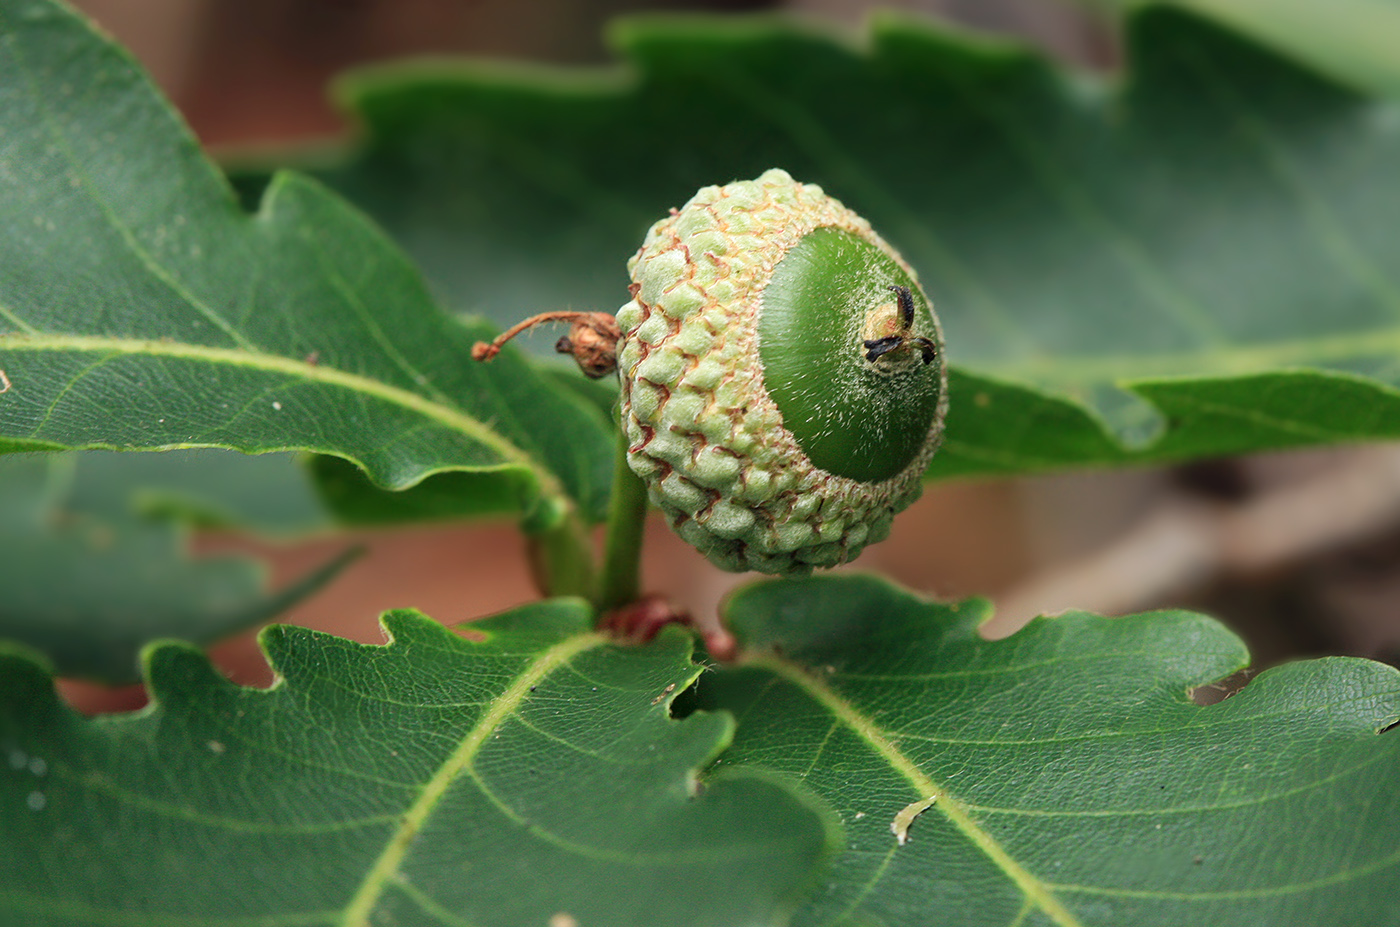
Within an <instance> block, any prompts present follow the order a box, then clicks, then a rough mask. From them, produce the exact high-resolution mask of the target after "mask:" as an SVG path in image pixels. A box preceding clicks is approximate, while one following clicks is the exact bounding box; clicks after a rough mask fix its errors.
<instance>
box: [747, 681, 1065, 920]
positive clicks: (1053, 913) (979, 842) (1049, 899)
mask: <svg viewBox="0 0 1400 927" xmlns="http://www.w3.org/2000/svg"><path fill="white" fill-rule="evenodd" d="M744 663H745V665H747V666H751V667H756V668H759V669H766V670H768V671H769V672H772V673H774V674H776V675H778V676H780V677H782V678H783V679H785V680H787V681H788V682H790V683H791V684H793V685H795V686H797V687H798V688H799V689H801V690H802V691H803V692H805V693H807V694H808V695H809V696H810V697H812V698H813V699H815V700H816V701H817V702H818V703H819V704H821V705H822V707H824V708H825V709H826V710H827V711H830V712H831V713H832V714H833V715H835V716H836V718H837V719H839V720H840V721H841V722H842V723H843V724H845V725H846V726H847V727H848V728H849V729H850V730H851V731H852V732H853V733H854V734H856V736H858V737H860V738H861V739H862V740H864V741H865V742H866V743H868V744H869V745H870V747H871V748H872V749H873V750H874V751H875V752H876V753H877V754H878V755H879V756H880V757H881V758H882V759H883V760H884V761H885V762H886V763H888V764H889V765H890V767H891V768H892V769H894V770H895V772H897V773H899V774H900V775H901V776H903V777H904V779H905V780H906V781H908V782H909V784H910V785H912V786H913V787H914V791H915V792H916V793H917V794H918V796H919V797H920V798H928V797H930V796H934V797H935V799H936V800H935V801H934V803H933V808H932V809H931V810H937V811H938V812H939V813H940V814H942V815H943V816H944V817H945V818H947V819H948V821H949V823H951V824H952V825H953V826H954V827H956V828H957V829H958V830H959V831H960V832H961V833H962V834H963V836H965V837H966V838H967V839H968V840H969V841H970V842H971V843H972V845H973V846H975V847H976V848H977V849H978V850H980V851H981V852H982V853H983V854H984V855H985V856H987V857H988V858H989V859H990V860H991V861H992V862H993V863H995V864H996V866H997V867H998V868H999V869H1001V870H1002V871H1003V872H1004V873H1006V875H1007V877H1008V878H1010V879H1011V881H1012V882H1014V883H1016V887H1017V888H1019V889H1020V890H1021V891H1022V892H1023V893H1024V894H1025V896H1026V898H1027V899H1028V900H1029V901H1030V902H1031V903H1033V904H1034V905H1035V906H1036V907H1037V908H1039V909H1040V910H1041V911H1042V912H1044V914H1045V916H1046V917H1048V918H1049V919H1050V920H1051V922H1053V923H1055V924H1058V925H1059V927H1082V925H1081V924H1080V922H1079V921H1078V920H1077V919H1076V918H1075V917H1074V915H1072V914H1071V913H1070V912H1069V910H1068V909H1067V908H1066V907H1065V906H1064V905H1063V904H1062V903H1061V902H1060V900H1059V899H1058V898H1057V897H1055V894H1054V892H1053V891H1052V888H1051V886H1050V885H1048V884H1046V883H1044V882H1042V881H1041V880H1040V879H1038V878H1036V877H1035V876H1034V875H1033V874H1032V873H1031V872H1030V871H1029V870H1027V869H1026V868H1025V867H1023V866H1022V865H1021V864H1020V863H1018V862H1017V861H1016V860H1015V859H1014V858H1012V856H1011V854H1010V853H1008V852H1007V851H1006V849H1005V848H1004V847H1002V846H1001V844H999V843H998V842H997V841H996V840H995V839H994V838H993V837H992V835H991V834H989V833H987V832H986V831H985V830H983V829H982V828H981V827H979V826H978V824H977V822H976V821H974V820H973V819H972V816H971V815H970V814H969V813H968V811H967V809H966V808H965V807H964V806H963V805H962V803H961V802H959V801H958V800H957V799H955V798H953V796H952V795H951V794H950V793H949V792H948V790H947V789H946V788H945V787H944V786H943V785H941V784H939V783H938V782H936V781H934V780H933V779H931V778H930V777H929V776H927V775H925V774H924V772H923V771H922V770H921V769H919V767H918V766H917V765H916V764H915V763H914V762H913V761H912V760H910V759H909V758H908V757H907V756H905V755H904V754H903V753H902V752H901V751H900V750H899V748H898V747H896V746H895V745H894V742H893V741H892V740H891V739H890V737H889V736H888V735H887V734H886V733H885V731H884V730H882V729H881V728H880V727H879V726H877V725H876V724H875V722H873V721H872V720H870V719H869V718H867V717H865V716H864V715H863V714H861V713H860V712H859V711H857V710H856V708H855V706H854V705H852V704H851V703H850V702H848V701H846V700H845V699H844V698H842V697H841V696H840V695H838V694H837V693H836V692H835V691H833V690H832V689H831V688H829V687H828V686H827V685H826V684H825V683H823V682H822V681H821V680H820V679H817V678H816V677H815V676H813V675H812V674H811V673H810V672H808V671H807V670H806V669H805V668H804V667H802V666H800V665H798V664H796V663H792V662H790V661H788V660H786V659H783V658H782V657H778V656H774V655H772V654H763V655H759V656H754V657H751V658H749V659H747V660H745V661H744ZM891 839H893V838H891Z"/></svg>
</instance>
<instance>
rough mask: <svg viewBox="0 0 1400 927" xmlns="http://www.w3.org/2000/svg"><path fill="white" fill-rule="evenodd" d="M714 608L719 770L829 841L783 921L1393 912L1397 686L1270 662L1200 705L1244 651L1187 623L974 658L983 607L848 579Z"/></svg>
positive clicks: (891, 925) (1212, 918) (1207, 625)
mask: <svg viewBox="0 0 1400 927" xmlns="http://www.w3.org/2000/svg"><path fill="white" fill-rule="evenodd" d="M728 612H729V619H730V621H731V623H732V626H733V627H734V629H735V630H736V631H737V632H738V633H739V634H740V635H741V637H742V638H743V639H744V640H745V642H746V644H747V646H748V648H749V656H748V657H747V658H746V659H745V660H744V661H743V664H742V665H740V666H736V667H733V668H725V669H723V670H721V671H719V672H717V673H713V674H710V675H708V676H706V677H705V678H704V679H702V680H701V683H700V687H699V697H698V700H697V704H699V705H700V706H701V707H704V708H706V709H709V710H714V709H725V710H728V711H732V712H734V713H735V715H736V717H737V718H738V719H739V727H738V731H737V733H736V736H735V739H734V743H733V744H732V746H731V747H730V749H729V750H727V751H726V752H725V754H724V756H723V758H722V759H721V761H720V763H721V764H722V766H723V767H724V768H728V769H731V770H732V769H736V768H737V769H746V770H763V771H769V772H778V773H785V774H788V775H791V776H795V777H797V778H798V779H800V780H801V781H802V782H803V783H804V784H805V785H807V786H808V787H809V788H811V789H812V790H814V791H815V792H816V793H817V794H818V795H820V796H821V797H823V798H825V799H826V800H827V801H829V802H830V803H831V804H832V805H833V806H834V807H835V808H836V810H837V812H838V814H840V816H841V818H842V820H843V823H844V824H845V827H846V834H847V841H846V850H845V852H844V853H843V854H842V855H841V856H839V857H838V858H837V859H836V862H835V865H834V868H833V877H832V879H831V881H830V883H829V885H828V887H827V890H826V891H825V892H823V893H820V894H818V895H816V896H815V897H814V899H813V900H812V902H811V903H810V904H809V905H808V906H807V907H806V908H805V909H804V910H803V911H802V912H801V913H800V914H799V916H798V917H797V918H796V919H795V920H794V922H793V923H794V924H797V925H815V924H832V925H835V924H842V925H855V924H870V925H874V924H879V925H882V927H897V925H910V927H923V925H926V924H930V923H940V924H942V923H947V924H965V925H969V927H975V925H984V924H985V925H1004V924H1017V925H1029V924H1055V925H1059V927H1071V925H1085V927H1087V925H1093V924H1102V925H1120V924H1134V925H1154V924H1162V925H1173V927H1174V925H1180V924H1208V923H1240V924H1271V925H1293V924H1297V925H1312V924H1321V923H1325V924H1329V925H1348V924H1355V925H1371V924H1382V923H1393V922H1395V920H1396V919H1397V917H1400V850H1397V848H1396V841H1395V833H1396V832H1397V829H1400V788H1397V786H1400V738H1397V737H1396V735H1394V734H1386V735H1384V736H1378V732H1380V731H1382V730H1384V729H1386V728H1387V727H1389V726H1390V725H1393V724H1394V723H1395V722H1396V720H1397V719H1400V672H1397V671H1396V670H1395V669H1394V668H1393V667H1388V666H1383V665H1381V664H1377V663H1372V662H1369V661H1366V660H1359V659H1350V658H1329V659H1322V660H1312V661H1308V662H1303V663H1295V664H1290V665H1286V666H1280V667H1277V668H1275V669H1272V670H1269V671H1267V672H1265V673H1263V674H1261V675H1260V676H1258V677H1257V678H1255V679H1254V680H1253V681H1252V682H1250V683H1249V685H1248V686H1247V687H1246V688H1245V689H1243V690H1242V691H1241V692H1239V693H1238V694H1236V695H1234V696H1233V697H1231V698H1228V699H1226V700H1225V701H1223V702H1221V703H1219V704H1216V705H1212V706H1209V707H1202V706H1199V705H1196V704H1193V703H1192V701H1191V698H1190V693H1191V691H1192V689H1193V688H1194V687H1197V686H1200V685H1203V684H1206V683H1210V682H1212V681H1215V680H1218V679H1220V678H1221V677H1223V676H1225V675H1227V674H1229V673H1231V672H1233V671H1235V670H1237V669H1239V668H1241V667H1242V666H1244V665H1245V663H1246V661H1247V658H1248V656H1247V654H1246V652H1245V650H1244V648H1243V646H1242V645H1241V643H1240V642H1239V640H1238V639H1236V638H1235V637H1234V636H1233V635H1231V634H1230V633H1229V632H1228V631H1226V630H1225V629H1224V628H1223V627H1222V626H1220V625H1219V624H1217V623H1216V622H1214V621H1212V620H1210V619H1208V618H1205V617H1203V616H1200V615H1194V614H1190V613H1187V612H1180V611H1172V612H1157V613H1151V614H1142V615H1135V616H1131V617H1126V618H1114V619H1109V618H1102V617H1098V616H1094V615H1088V614H1084V613H1069V614H1065V615H1062V616H1060V617H1058V618H1042V619H1039V620H1037V621H1035V622H1033V623H1032V624H1031V625H1029V626H1028V627H1027V628H1025V629H1024V630H1022V631H1021V632H1019V633H1017V634H1016V635H1014V636H1012V637H1010V638H1008V639H1006V640H1001V641H986V640H983V639H982V638H981V637H980V636H979V635H978V633H977V627H978V625H979V624H980V623H981V622H982V621H983V620H984V619H985V618H986V617H987V615H988V608H987V606H986V604H985V603H983V602H979V601H968V602H963V603H959V604H952V605H948V604H937V603H929V602H924V601H921V600H919V599H916V598H915V597H914V596H912V595H910V594H908V593H905V592H902V591H900V590H898V589H896V588H894V587H892V586H891V585H889V584H887V583H885V582H883V581H880V580H877V579H874V578H868V577H860V576H847V577H841V578H828V579H821V580H816V579H813V580H794V581H785V582H771V583H765V584H762V585H756V586H751V587H748V588H747V589H745V590H743V591H742V592H740V593H739V594H738V595H737V596H736V597H735V598H734V599H733V600H732V601H731V603H730V605H729V608H728ZM930 799H931V801H930ZM900 827H902V828H903V830H904V831H905V836H906V838H907V842H906V843H904V844H903V845H901V843H900V841H899V840H898V839H897V838H896V835H895V833H893V832H892V830H894V829H897V828H900Z"/></svg>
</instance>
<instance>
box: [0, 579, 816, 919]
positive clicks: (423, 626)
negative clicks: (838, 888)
mask: <svg viewBox="0 0 1400 927" xmlns="http://www.w3.org/2000/svg"><path fill="white" fill-rule="evenodd" d="M590 618H591V616H590V615H589V612H588V609H587V608H586V607H585V606H584V605H583V604H582V603H580V602H574V601H568V600H554V601H550V602H545V603H540V604H537V605H532V606H527V607H524V608H521V609H517V610H516V611H515V612H513V613H511V614H508V615H505V616H501V617H499V618H495V619H490V620H487V621H484V622H479V623H475V624H473V625H471V626H470V627H469V628H468V629H466V630H464V631H463V636H458V635H456V634H454V633H452V632H451V631H449V630H447V629H445V628H443V627H442V626H440V625H437V624H435V623H434V622H432V621H431V620H429V619H427V618H425V617H423V616H422V615H419V614H417V613H415V612H408V611H404V612H391V613H389V614H387V615H386V616H385V617H384V628H385V630H386V632H387V633H388V635H389V638H390V639H389V642H388V643H387V644H385V645H383V646H367V645H362V644H356V643H352V642H350V641H346V640H342V639H338V638H335V637H331V636H329V635H325V634H319V633H316V632H312V631H306V630H302V629H298V628H291V627H275V628H271V629H269V630H268V631H267V632H264V636H263V643H264V647H265V649H266V651H267V656H268V659H269V661H270V663H271V664H272V666H273V668H274V669H275V670H276V672H277V673H278V676H279V682H278V683H277V684H276V685H275V686H273V688H271V689H270V690H265V691H258V690H251V689H244V688H239V687H237V686H234V685H232V684H231V683H229V682H228V681H226V680H225V679H223V678H222V677H221V676H220V675H219V674H218V673H217V672H216V671H215V670H213V669H212V668H211V667H210V665H209V663H208V662H207V660H206V659H205V658H204V657H203V656H201V655H200V654H198V653H197V652H195V651H193V650H192V649H190V648H187V647H183V646H177V645H163V646H159V647H156V648H153V649H151V650H149V651H147V656H146V663H147V673H148V682H149V686H150V688H151V692H152V696H153V699H154V702H153V704H152V706H151V707H149V708H148V709H147V710H145V711H143V712H140V713H138V714H133V715H126V716H108V717H106V718H102V719H96V720H85V719H82V718H79V717H77V716H76V715H75V714H74V713H73V712H72V711H70V710H68V709H67V708H65V707H63V706H62V705H61V704H60V703H59V702H58V700H57V699H56V698H55V696H54V693H53V689H52V686H51V684H50V682H49V680H48V678H47V676H46V674H45V673H44V672H43V670H42V669H40V668H39V667H38V666H37V665H35V664H34V663H32V662H30V661H28V660H26V659H24V658H23V657H20V656H16V655H13V654H4V655H0V664H3V665H2V666H0V844H3V845H4V846H6V847H11V848H23V852H12V853H5V854H3V855H0V921H4V922H6V923H26V924H45V925H70V924H71V925H79V924H82V925H87V924H91V923H94V922H100V923H122V924H128V923H129V924H136V923H141V924H166V923H171V924H176V923H178V924H252V923H277V924H328V925H329V924H337V925H363V924H370V923H374V924H388V923H393V924H399V925H412V924H433V925H437V924H444V923H448V924H468V923H469V924H474V925H482V927H489V925H518V924H538V925H546V924H550V923H561V922H566V920H567V919H568V918H571V919H572V920H571V921H567V922H572V923H578V924H609V925H617V927H626V925H632V924H635V925H646V927H663V925H677V927H680V925H686V927H695V925H715V927H721V925H723V927H728V925H733V924H779V923H782V922H783V921H784V920H785V917H786V912H787V911H788V910H790V909H791V907H792V905H793V904H794V903H795V902H796V900H797V897H798V895H799V893H800V892H801V891H802V890H803V889H805V888H807V887H808V886H809V885H810V884H811V881H812V878H813V876H814V874H815V872H816V871H817V868H818V867H819V866H820V864H821V863H822V862H823V861H824V859H825V858H826V857H827V856H828V855H829V850H830V849H831V847H832V844H833V842H834V841H835V840H836V839H837V838H836V836H835V831H834V830H833V829H832V827H833V825H831V824H830V822H829V821H828V818H827V816H826V815H825V814H824V813H822V812H819V811H817V810H815V808H814V806H813V805H812V804H811V803H810V800H808V799H804V798H802V797H801V796H800V795H799V794H797V793H796V792H794V791H793V790H792V788H791V787H790V786H787V785H785V784H783V783H782V782H780V781H778V780H776V779H774V778H773V777H771V776H767V775H764V774H743V773H740V774H732V775H731V774H726V775H723V776H715V777H706V778H705V779H704V780H703V781H702V782H699V783H697V780H696V777H695V774H696V770H697V769H698V768H700V767H701V766H703V765H704V764H706V763H708V762H709V761H710V760H711V759H713V757H714V756H715V755H716V754H717V753H718V752H719V751H720V750H721V749H722V748H723V747H724V745H725V744H726V743H727V742H728V740H729V738H730V736H731V734H732V731H733V722H732V719H730V718H729V717H728V716H726V715H723V714H694V715H691V716H690V717H688V718H686V719H685V720H684V721H676V720H674V719H672V718H671V717H670V715H669V708H670V703H671V701H672V699H673V698H674V697H675V693H676V692H678V691H680V690H684V689H685V688H686V687H687V686H688V685H690V683H691V682H692V681H693V680H694V678H695V677H696V676H697V675H698V674H699V673H700V672H701V667H699V666H697V665H696V664H694V663H692V662H691V659H690V656H691V642H690V640H689V638H688V637H687V636H686V635H684V634H681V633H669V634H664V635H662V637H661V638H660V639H659V640H658V642H657V643H656V644H655V645H653V646H649V647H646V648H638V647H616V646H611V645H609V644H607V642H606V641H605V640H604V639H603V638H602V637H600V636H599V635H597V634H594V633H592V632H591V631H590V630H589V624H590ZM697 793H698V794H697Z"/></svg>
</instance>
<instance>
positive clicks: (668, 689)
mask: <svg viewBox="0 0 1400 927" xmlns="http://www.w3.org/2000/svg"><path fill="white" fill-rule="evenodd" d="M674 691H676V684H675V683H674V682H673V683H671V684H670V685H669V686H667V687H666V688H664V689H662V690H661V694H660V695H658V696H657V697H656V698H654V699H652V700H651V703H652V704H653V705H659V704H661V700H662V699H663V698H665V697H666V696H668V695H670V694H671V693H672V692H674Z"/></svg>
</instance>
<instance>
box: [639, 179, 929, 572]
mask: <svg viewBox="0 0 1400 927" xmlns="http://www.w3.org/2000/svg"><path fill="white" fill-rule="evenodd" d="M628 269H629V271H630V272H631V276H632V286H631V292H632V300H631V302H629V303H627V305H625V306H623V307H622V309H620V310H619V311H618V313H617V322H618V325H619V327H620V328H621V333H622V334H621V339H620V340H619V342H618V350H617V360H618V373H619V376H620V379H621V384H622V397H621V406H620V411H621V424H622V427H623V429H624V431H625V433H626V435H627V438H628V445H629V447H628V454H627V462H628V465H629V466H630V467H631V469H632V470H633V472H635V473H636V474H637V475H638V476H639V477H641V478H642V479H643V480H644V481H645V482H646V484H647V487H648V492H649V495H650V497H651V500H652V502H653V503H654V504H655V505H657V506H658V507H659V508H660V509H661V510H662V511H663V512H665V514H666V516H667V518H668V519H669V521H670V523H671V526H672V527H673V528H674V529H675V530H676V532H677V533H679V534H680V535H681V536H682V537H683V538H685V540H687V541H688V542H690V543H691V544H692V545H694V546H695V547H696V548H698V549H699V550H700V551H701V552H702V553H704V554H705V555H706V556H707V557H708V558H709V559H710V560H711V561H712V562H714V563H715V564H717V565H718V566H720V567H722V568H723V569H726V570H732V571H740V570H758V571H761V572H764V573H787V574H792V573H798V574H800V573H807V572H810V571H811V569H812V568H813V567H818V566H820V567H830V566H836V565H837V564H840V563H844V562H846V561H848V560H851V559H853V558H854V557H855V556H856V555H857V554H859V553H860V551H861V550H862V549H863V548H864V547H865V545H867V544H870V543H873V542H875V541H879V540H882V539H883V538H885V537H886V536H887V535H888V534H889V529H890V522H891V521H892V520H893V518H894V515H895V513H896V512H898V511H900V510H901V509H903V508H905V507H906V506H908V505H909V504H910V503H911V502H913V501H914V500H915V499H917V498H918V497H919V494H920V491H921V488H922V478H923V474H924V471H925V470H926V469H927V467H928V463H929V459H930V458H931V457H932V456H933V453H934V451H935V450H937V448H938V444H939V441H940V440H941V437H942V433H943V419H944V416H945V413H946V411H947V373H946V368H945V365H944V361H943V336H942V332H941V330H940V328H939V324H938V319H937V317H936V316H935V315H934V313H933V311H932V307H931V305H930V304H929V301H928V298H927V297H926V296H925V295H924V293H923V291H922V289H920V287H919V285H918V282H917V280H916V278H915V276H914V272H913V270H911V269H910V267H909V266H908V265H907V264H906V263H905V262H904V260H903V258H901V257H900V256H899V254H898V253H896V252H895V250H894V249H893V248H891V247H890V246H889V245H888V244H887V243H886V242H885V241H884V240H883V239H881V238H880V236H879V235H877V234H876V233H875V232H874V231H873V230H872V229H871V228H870V224H869V223H867V222H866V221H865V220H864V219H862V218H861V217H860V216H858V215H856V214H855V213H854V212H852V211H851V210H849V209H847V208H846V207H845V206H843V205H842V204H841V203H840V202H838V201H837V200H835V199H833V198H831V197H829V196H827V195H826V194H825V193H824V192H823V191H822V189H821V188H820V187H818V186H816V185H814V184H802V183H798V182H796V181H794V180H793V179H792V178H791V177H790V176H789V175H788V174H787V173H786V172H785V171H781V170H776V169H775V170H770V171H767V172H765V173H764V174H763V175H762V176H761V177H759V178H758V179H757V180H752V181H740V182H736V183H732V184H728V185H726V186H723V187H717V186H716V187H705V188H704V189H702V190H700V191H699V192H698V193H696V194H695V196H694V197H693V198H692V199H691V200H690V202H689V203H687V204H686V205H685V207H684V208H682V209H680V210H676V211H673V212H672V214H671V215H670V216H669V217H667V218H665V219H663V220H661V221H660V222H657V223H656V224H655V225H654V226H652V228H651V230H650V231H649V232H648V233H647V236H646V240H645V241H644V242H643V244H642V247H641V250H640V251H638V253H637V254H636V256H635V257H633V258H632V259H631V261H630V262H629V264H628Z"/></svg>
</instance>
